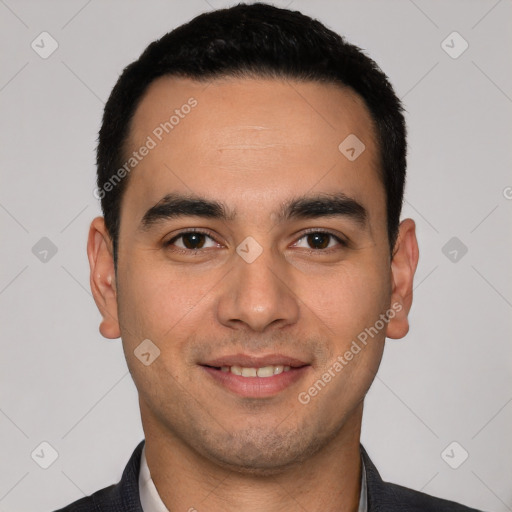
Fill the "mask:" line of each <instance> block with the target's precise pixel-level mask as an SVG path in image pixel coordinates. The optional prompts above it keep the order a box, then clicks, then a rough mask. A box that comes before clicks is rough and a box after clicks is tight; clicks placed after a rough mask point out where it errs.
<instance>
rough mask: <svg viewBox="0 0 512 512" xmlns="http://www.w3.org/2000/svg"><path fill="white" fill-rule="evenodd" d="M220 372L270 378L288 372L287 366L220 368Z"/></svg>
mask: <svg viewBox="0 0 512 512" xmlns="http://www.w3.org/2000/svg"><path fill="white" fill-rule="evenodd" d="M220 370H221V371H222V372H225V373H226V372H229V371H230V372H231V373H233V374H234V375H239V376H241V377H272V376H273V375H279V374H280V373H283V372H289V371H290V367H289V366H283V365H275V366H274V365H268V366H262V367H261V368H245V367H242V366H236V365H235V366H231V367H229V366H222V367H221V369H220Z"/></svg>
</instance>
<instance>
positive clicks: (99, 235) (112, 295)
mask: <svg viewBox="0 0 512 512" xmlns="http://www.w3.org/2000/svg"><path fill="white" fill-rule="evenodd" d="M87 256H88V258H89V266H90V268H91V276H90V284H91V291H92V295H93V297H94V301H95V302H96V306H98V309H99V310H100V313H101V316H102V317H103V320H102V321H101V324H100V333H101V334H102V335H103V336H104V337H105V338H110V339H114V338H119V337H120V336H121V331H120V329H119V321H118V314H117V288H116V275H115V267H114V257H113V250H112V239H111V238H110V235H109V233H108V231H107V228H106V227H105V220H104V219H103V217H96V218H95V219H94V220H93V221H92V223H91V227H90V228H89V238H88V240H87Z"/></svg>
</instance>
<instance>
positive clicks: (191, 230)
mask: <svg viewBox="0 0 512 512" xmlns="http://www.w3.org/2000/svg"><path fill="white" fill-rule="evenodd" d="M190 233H197V234H200V235H206V236H207V237H208V238H210V239H212V240H213V241H214V242H215V243H218V242H217V241H216V240H215V238H214V237H213V236H212V235H211V234H210V233H209V232H208V231H204V230H201V229H195V228H189V229H187V230H186V231H181V232H180V233H178V234H177V235H175V236H174V237H172V238H171V239H170V240H168V241H167V242H165V243H164V246H165V247H166V248H168V249H169V250H171V251H172V252H176V253H179V254H189V255H191V254H192V255H193V254H198V253H199V252H201V251H202V250H203V249H181V248H179V247H178V248H171V246H172V244H173V243H174V242H176V240H179V239H180V238H181V237H183V236H184V235H187V234H190ZM310 234H320V235H329V236H330V237H332V238H334V239H335V240H336V241H337V242H338V243H339V244H340V246H342V247H344V248H346V247H348V242H347V241H346V240H344V239H343V238H341V237H339V236H338V235H335V234H334V233H332V232H330V231H326V230H319V229H314V228H312V229H308V230H306V231H304V232H302V234H301V236H300V237H299V238H298V239H297V241H296V242H295V243H297V242H298V241H300V240H302V239H303V238H305V237H306V236H307V235H310ZM305 250H306V251H307V252H308V254H319V253H323V254H330V253H331V252H333V251H336V250H339V248H336V247H330V248H328V249H305Z"/></svg>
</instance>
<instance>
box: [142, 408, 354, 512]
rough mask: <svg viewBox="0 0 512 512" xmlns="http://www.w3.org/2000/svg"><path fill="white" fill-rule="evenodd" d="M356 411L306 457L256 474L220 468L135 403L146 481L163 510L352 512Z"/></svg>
mask: <svg viewBox="0 0 512 512" xmlns="http://www.w3.org/2000/svg"><path fill="white" fill-rule="evenodd" d="M362 408H363V406H362V404H360V406H359V407H358V408H357V409H356V410H355V411H354V412H353V413H352V414H351V415H350V416H349V417H348V418H347V420H346V422H345V424H344V425H343V427H342V428H341V429H340V431H339V432H338V433H337V435H336V436H335V437H334V438H333V439H332V440H331V441H330V442H329V443H328V444H327V445H326V446H324V447H323V448H322V449H321V450H320V451H318V452H317V453H316V454H315V455H313V456H312V457H310V458H309V459H307V460H305V461H303V462H301V463H300V464H297V465H294V466H291V467H287V468H281V469H280V470H279V471H276V472H275V473H273V474H272V475H261V474H247V473H244V472H239V471H236V470H234V469H229V468H225V467H221V466H219V465H218V464H217V463H216V462H215V461H211V460H209V459H207V458H206V457H203V456H202V455H201V454H199V453H197V451H195V450H194V447H191V446H188V445H187V444H185V443H183V442H182V441H181V440H180V439H179V438H177V437H176V436H174V435H173V434H172V433H170V432H169V431H168V430H165V429H164V428H163V426H162V425H161V424H159V423H158V421H156V419H155V418H153V417H152V416H151V414H150V413H149V411H148V410H147V409H146V408H145V407H144V406H143V404H141V412H142V423H143V427H144V432H145V437H146V447H145V450H146V459H147V462H148V467H149V470H150V472H151V477H152V479H153V482H154V483H155V486H156V488H157V490H158V494H159V495H160V498H161V499H162V501H163V502H164V503H165V505H166V507H167V508H168V509H169V510H184V511H190V512H194V511H198V512H235V511H236V512H239V511H240V510H244V512H253V511H254V512H255V511H261V510H265V511H266V512H282V511H289V510H307V511H309V512H316V511H322V512H335V511H336V512H357V510H358V504H359V495H360V491H361V457H360V452H359V439H360V428H361V419H362Z"/></svg>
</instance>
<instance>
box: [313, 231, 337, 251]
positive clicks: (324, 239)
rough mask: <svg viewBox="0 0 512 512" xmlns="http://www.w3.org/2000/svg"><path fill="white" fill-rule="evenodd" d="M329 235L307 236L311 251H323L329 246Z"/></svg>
mask: <svg viewBox="0 0 512 512" xmlns="http://www.w3.org/2000/svg"><path fill="white" fill-rule="evenodd" d="M330 238H331V235H329V234H327V233H311V234H309V235H308V236H307V241H308V244H309V245H310V247H311V248H312V249H325V248H326V247H328V245H329V241H330Z"/></svg>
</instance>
